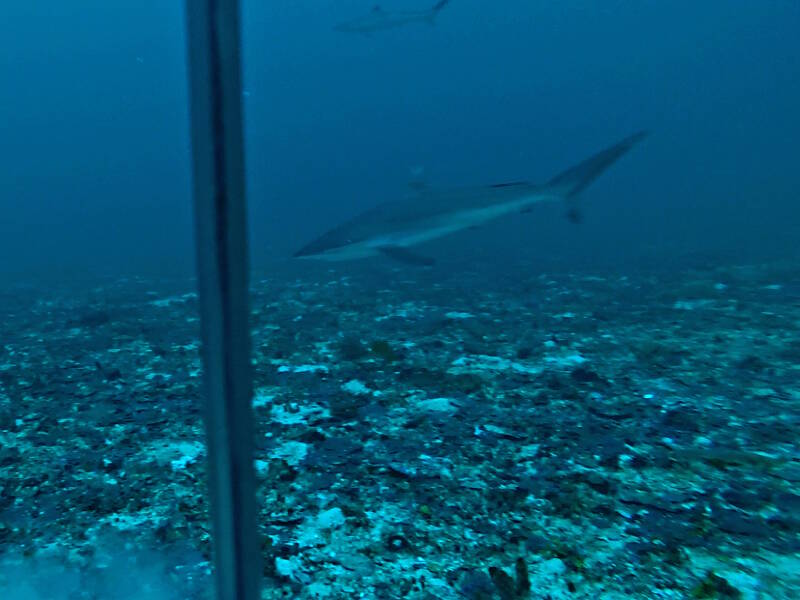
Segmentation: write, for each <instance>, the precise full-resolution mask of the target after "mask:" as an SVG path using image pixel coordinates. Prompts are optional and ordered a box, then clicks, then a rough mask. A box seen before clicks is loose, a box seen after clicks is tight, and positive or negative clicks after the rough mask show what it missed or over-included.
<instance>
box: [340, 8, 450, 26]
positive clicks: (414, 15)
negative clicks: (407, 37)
mask: <svg viewBox="0 0 800 600" xmlns="http://www.w3.org/2000/svg"><path fill="white" fill-rule="evenodd" d="M449 2H450V0H439V1H438V2H437V3H436V4H434V5H433V6H432V7H430V8H429V9H427V10H402V11H400V10H386V9H384V8H381V7H380V6H379V5H375V6H374V7H373V8H372V10H371V11H370V12H369V14H367V15H365V16H363V17H357V18H355V19H351V20H350V21H345V22H344V23H339V24H338V25H336V27H334V29H336V30H337V31H343V32H347V33H363V34H370V33H373V32H375V31H382V30H385V29H394V28H396V27H403V26H405V25H411V24H413V23H429V24H431V25H432V24H433V23H434V21H435V20H436V16H437V15H438V14H439V13H440V12H441V10H442V9H443V8H444V7H445V6H447V4H449Z"/></svg>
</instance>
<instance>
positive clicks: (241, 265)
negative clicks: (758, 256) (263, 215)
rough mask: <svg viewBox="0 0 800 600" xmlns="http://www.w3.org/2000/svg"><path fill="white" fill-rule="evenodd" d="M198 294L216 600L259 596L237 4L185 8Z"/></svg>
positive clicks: (210, 2) (210, 0)
mask: <svg viewBox="0 0 800 600" xmlns="http://www.w3.org/2000/svg"><path fill="white" fill-rule="evenodd" d="M186 9H187V23H188V41H189V80H190V92H191V126H192V149H193V159H194V160H193V169H194V202H195V226H196V245H197V263H198V288H199V294H200V305H201V315H202V331H203V367H204V376H205V421H206V435H207V441H208V458H209V460H208V464H209V479H208V482H209V488H210V495H211V502H212V517H213V521H214V529H213V533H214V563H215V568H216V580H217V598H219V599H220V600H255V599H256V598H258V597H259V595H260V594H259V584H260V576H259V573H260V571H261V569H260V560H259V557H258V554H257V552H258V546H257V542H256V521H255V485H254V479H255V476H254V473H253V460H252V454H253V437H252V436H253V427H252V410H251V407H250V399H251V386H252V383H251V373H250V343H249V330H248V302H247V241H246V237H245V234H246V231H247V228H246V222H245V220H246V216H245V198H244V148H243V135H242V105H241V101H242V93H241V87H242V86H241V60H240V28H239V2H238V1H237V0H187V2H186Z"/></svg>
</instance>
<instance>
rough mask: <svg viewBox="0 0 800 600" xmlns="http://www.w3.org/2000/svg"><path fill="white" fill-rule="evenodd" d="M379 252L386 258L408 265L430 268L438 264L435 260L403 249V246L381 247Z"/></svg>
mask: <svg viewBox="0 0 800 600" xmlns="http://www.w3.org/2000/svg"><path fill="white" fill-rule="evenodd" d="M379 250H380V251H381V253H382V254H384V255H385V256H388V257H389V258H392V259H394V260H396V261H398V262H402V263H405V264H407V265H414V266H417V267H429V266H431V265H433V264H435V263H436V260H435V259H433V258H431V257H429V256H423V255H422V254H417V253H416V252H411V251H410V250H409V249H408V248H403V247H402V246H381V247H380V248H379Z"/></svg>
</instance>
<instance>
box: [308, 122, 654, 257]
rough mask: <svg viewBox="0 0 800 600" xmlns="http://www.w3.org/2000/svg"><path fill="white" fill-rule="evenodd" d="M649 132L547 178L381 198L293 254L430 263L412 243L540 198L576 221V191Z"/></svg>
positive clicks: (514, 211)
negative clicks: (559, 204) (541, 181)
mask: <svg viewBox="0 0 800 600" xmlns="http://www.w3.org/2000/svg"><path fill="white" fill-rule="evenodd" d="M645 137H647V132H644V131H640V132H638V133H634V134H633V135H631V136H628V137H626V138H625V139H623V140H621V141H619V142H617V143H616V144H614V145H613V146H609V147H608V148H606V149H605V150H601V151H600V152H598V153H597V154H595V155H593V156H591V157H589V158H587V159H586V160H584V161H583V162H581V163H579V164H577V165H575V166H574V167H572V168H570V169H567V170H566V171H564V172H562V173H560V174H559V175H556V176H555V177H553V178H552V179H551V180H550V181H548V182H547V183H544V184H535V183H530V182H527V181H513V182H508V183H494V184H491V185H486V186H480V187H470V188H456V189H452V190H441V191H434V190H430V189H428V188H421V189H420V190H418V192H417V193H416V194H414V195H413V196H410V197H407V198H403V199H401V200H396V201H390V202H386V203H384V204H380V205H378V206H376V207H375V208H372V209H369V210H367V211H366V212H364V213H361V214H360V215H357V216H356V217H354V218H353V219H351V220H349V221H347V222H345V223H342V224H341V225H339V226H338V227H335V228H334V229H331V230H330V231H328V232H327V233H324V234H322V235H321V236H320V237H318V238H317V239H315V240H313V241H312V242H310V243H309V244H307V245H306V246H304V247H303V248H301V249H300V250H299V251H297V252H296V253H295V254H294V256H295V257H296V258H309V259H322V260H330V261H341V260H351V259H358V258H366V257H370V256H379V255H384V256H387V257H389V258H393V259H395V260H398V261H401V262H404V263H407V264H414V265H432V264H433V263H434V262H435V261H434V259H432V258H430V257H427V256H423V255H421V254H417V253H416V252H415V251H414V250H411V248H412V247H414V246H417V245H419V244H422V243H424V242H428V241H430V240H434V239H436V238H440V237H442V236H445V235H448V234H450V233H455V232H457V231H461V230H464V229H473V228H476V227H478V226H480V225H483V224H484V223H487V222H489V221H493V220H495V219H498V218H500V217H503V216H507V215H513V214H519V213H527V212H529V211H530V210H531V209H532V208H533V207H534V206H535V205H536V204H539V203H542V202H562V203H564V204H566V206H567V216H568V217H569V218H570V220H572V221H576V222H577V221H579V220H580V213H579V212H578V211H577V207H576V206H575V202H574V200H575V198H576V196H577V195H578V194H579V193H580V192H582V191H583V190H584V189H585V188H586V187H587V186H588V185H589V184H591V183H592V182H593V181H594V180H595V179H597V178H598V177H599V176H600V175H601V174H602V173H603V172H604V171H605V170H606V169H608V168H609V167H610V166H611V165H612V164H614V163H615V162H616V161H617V160H618V159H619V158H620V157H621V156H623V155H624V154H626V153H627V152H628V151H629V150H630V149H631V148H633V147H634V146H635V145H637V144H638V143H639V142H641V141H642V140H643V139H644V138H645Z"/></svg>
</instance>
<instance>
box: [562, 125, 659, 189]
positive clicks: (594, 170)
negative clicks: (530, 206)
mask: <svg viewBox="0 0 800 600" xmlns="http://www.w3.org/2000/svg"><path fill="white" fill-rule="evenodd" d="M647 135H648V133H647V132H646V131H640V132H638V133H634V134H633V135H631V136H629V137H627V138H625V139H624V140H622V141H620V142H617V143H616V144H614V145H613V146H610V147H608V148H606V149H605V150H601V151H600V152H598V153H597V154H595V155H594V156H592V157H590V158H587V159H586V160H584V161H583V162H582V163H579V164H577V165H575V166H574V167H572V168H570V169H567V170H566V171H564V172H563V173H560V174H558V175H556V176H555V177H553V179H551V180H550V181H548V182H547V186H548V187H550V188H552V189H554V190H555V191H557V192H558V193H559V194H561V195H562V196H564V198H571V197H573V196H575V195H577V194H579V193H580V192H581V191H583V190H584V189H585V188H586V187H587V186H588V185H589V184H591V183H592V182H593V181H594V180H595V179H597V178H598V177H599V176H600V175H601V174H602V173H603V171H605V170H606V169H608V167H610V166H611V165H613V164H614V163H615V162H616V161H617V159H619V158H620V157H621V156H622V155H623V154H625V153H627V152H628V150H630V149H631V148H633V147H634V146H635V145H636V144H638V143H639V142H641V141H642V140H643V139H644V138H646V137H647Z"/></svg>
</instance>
